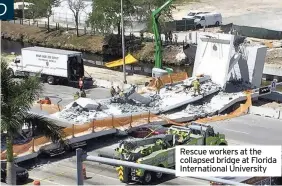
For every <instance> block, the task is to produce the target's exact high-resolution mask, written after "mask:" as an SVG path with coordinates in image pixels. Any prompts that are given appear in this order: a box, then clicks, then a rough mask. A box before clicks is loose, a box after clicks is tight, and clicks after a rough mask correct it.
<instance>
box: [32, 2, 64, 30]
mask: <svg viewBox="0 0 282 186" xmlns="http://www.w3.org/2000/svg"><path fill="white" fill-rule="evenodd" d="M30 2H31V3H33V5H32V6H31V7H30V9H31V10H32V11H33V12H34V13H33V14H35V17H45V16H46V17H47V30H48V32H50V17H51V15H52V13H53V11H52V8H54V7H58V6H60V0H30Z"/></svg>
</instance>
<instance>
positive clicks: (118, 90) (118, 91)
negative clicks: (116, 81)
mask: <svg viewBox="0 0 282 186" xmlns="http://www.w3.org/2000/svg"><path fill="white" fill-rule="evenodd" d="M120 92H121V89H120V88H119V86H117V92H116V94H119V93H120Z"/></svg>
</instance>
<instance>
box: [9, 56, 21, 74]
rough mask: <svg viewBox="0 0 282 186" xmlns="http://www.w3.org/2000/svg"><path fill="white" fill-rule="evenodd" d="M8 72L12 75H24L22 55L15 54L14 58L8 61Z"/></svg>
mask: <svg viewBox="0 0 282 186" xmlns="http://www.w3.org/2000/svg"><path fill="white" fill-rule="evenodd" d="M8 67H9V72H10V75H12V76H24V73H23V72H22V67H23V65H22V57H21V56H16V58H15V59H14V60H13V61H11V62H10V63H9V66H8Z"/></svg>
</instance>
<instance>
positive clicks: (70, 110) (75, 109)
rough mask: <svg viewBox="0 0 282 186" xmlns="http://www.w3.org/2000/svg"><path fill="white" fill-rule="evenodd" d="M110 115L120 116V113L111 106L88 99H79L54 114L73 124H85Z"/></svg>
mask: <svg viewBox="0 0 282 186" xmlns="http://www.w3.org/2000/svg"><path fill="white" fill-rule="evenodd" d="M112 114H115V115H116V114H121V112H120V111H119V110H118V109H117V108H115V107H112V106H111V105H106V104H103V103H101V102H96V101H94V100H92V99H89V98H79V99H78V100H76V101H74V102H72V103H70V104H69V105H67V106H66V107H65V108H64V109H63V110H62V111H61V112H58V113H56V116H57V117H58V118H61V119H64V120H67V121H69V122H73V123H85V122H89V121H91V120H93V119H95V118H103V117H108V116H110V115H112Z"/></svg>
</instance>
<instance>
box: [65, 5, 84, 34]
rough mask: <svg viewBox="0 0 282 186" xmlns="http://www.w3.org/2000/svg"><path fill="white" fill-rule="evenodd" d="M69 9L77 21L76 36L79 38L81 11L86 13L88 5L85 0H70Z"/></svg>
mask: <svg viewBox="0 0 282 186" xmlns="http://www.w3.org/2000/svg"><path fill="white" fill-rule="evenodd" d="M68 5H69V9H70V10H71V11H72V13H73V16H74V21H75V28H76V35H77V36H79V33H78V29H79V28H78V18H79V14H80V12H81V11H84V9H85V7H86V4H85V3H84V1H83V0H68Z"/></svg>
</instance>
